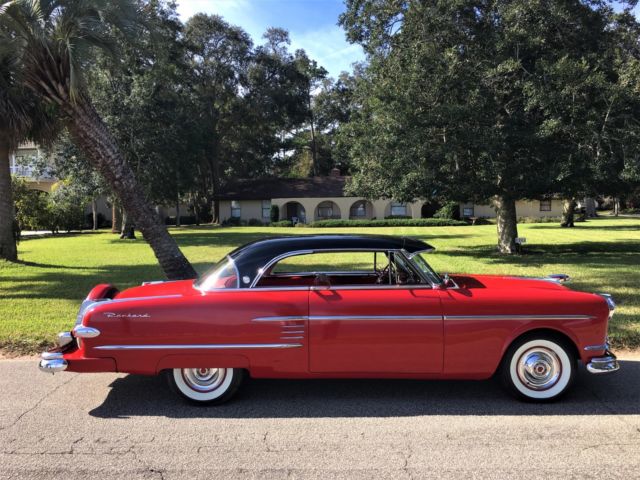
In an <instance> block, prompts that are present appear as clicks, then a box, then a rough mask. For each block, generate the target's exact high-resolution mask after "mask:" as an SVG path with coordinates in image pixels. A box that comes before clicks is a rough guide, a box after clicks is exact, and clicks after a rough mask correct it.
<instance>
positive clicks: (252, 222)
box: [247, 218, 264, 227]
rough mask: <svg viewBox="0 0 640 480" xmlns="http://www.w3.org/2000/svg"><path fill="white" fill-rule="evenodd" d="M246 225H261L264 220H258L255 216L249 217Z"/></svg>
mask: <svg viewBox="0 0 640 480" xmlns="http://www.w3.org/2000/svg"><path fill="white" fill-rule="evenodd" d="M247 225H249V226H250V227H261V226H262V225H264V222H263V221H262V220H258V219H257V218H250V219H249V221H248V222H247Z"/></svg>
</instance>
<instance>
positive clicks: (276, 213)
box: [269, 205, 280, 223]
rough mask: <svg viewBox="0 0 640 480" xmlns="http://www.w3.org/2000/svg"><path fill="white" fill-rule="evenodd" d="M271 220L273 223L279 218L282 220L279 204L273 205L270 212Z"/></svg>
mask: <svg viewBox="0 0 640 480" xmlns="http://www.w3.org/2000/svg"><path fill="white" fill-rule="evenodd" d="M269 220H271V223H273V222H277V221H278V220H280V209H279V208H278V205H271V213H270V214H269Z"/></svg>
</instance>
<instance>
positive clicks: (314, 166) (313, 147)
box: [307, 92, 318, 177]
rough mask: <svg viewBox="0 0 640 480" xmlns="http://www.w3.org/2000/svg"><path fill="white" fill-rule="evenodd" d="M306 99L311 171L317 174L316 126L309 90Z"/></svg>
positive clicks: (314, 174)
mask: <svg viewBox="0 0 640 480" xmlns="http://www.w3.org/2000/svg"><path fill="white" fill-rule="evenodd" d="M307 99H308V107H309V120H310V122H309V123H310V124H311V160H312V166H311V171H312V172H313V176H314V177H315V176H317V175H318V148H317V144H316V127H315V118H314V116H313V107H312V104H311V92H309V95H308V96H307Z"/></svg>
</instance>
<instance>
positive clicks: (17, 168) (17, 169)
mask: <svg viewBox="0 0 640 480" xmlns="http://www.w3.org/2000/svg"><path fill="white" fill-rule="evenodd" d="M10 168H11V175H15V176H16V177H24V178H29V179H32V180H40V179H42V180H52V179H53V176H52V175H51V174H50V173H49V172H47V171H44V172H38V171H37V170H36V169H35V168H34V167H32V166H30V165H11V167H10Z"/></svg>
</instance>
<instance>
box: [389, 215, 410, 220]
mask: <svg viewBox="0 0 640 480" xmlns="http://www.w3.org/2000/svg"><path fill="white" fill-rule="evenodd" d="M400 218H403V219H407V218H412V217H410V216H409V215H387V216H386V217H384V219H385V220H395V219H400Z"/></svg>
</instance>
